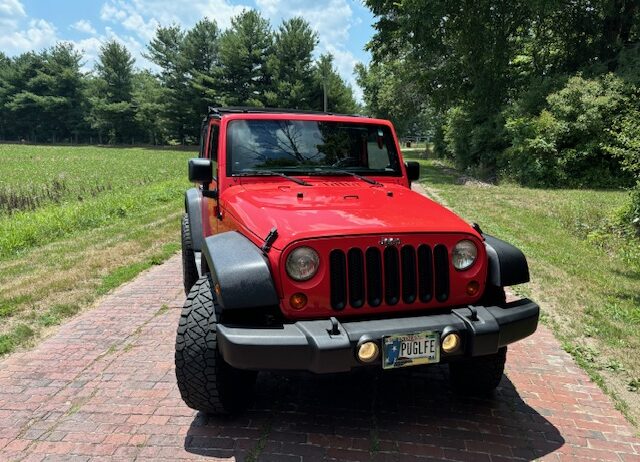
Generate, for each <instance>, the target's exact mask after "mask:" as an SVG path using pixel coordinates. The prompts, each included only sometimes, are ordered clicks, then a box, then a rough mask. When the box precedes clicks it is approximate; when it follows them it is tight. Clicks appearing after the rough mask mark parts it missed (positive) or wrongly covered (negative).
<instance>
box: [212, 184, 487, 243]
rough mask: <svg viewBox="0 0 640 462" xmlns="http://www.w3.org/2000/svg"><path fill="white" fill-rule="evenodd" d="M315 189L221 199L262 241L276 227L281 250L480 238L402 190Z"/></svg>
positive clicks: (257, 188) (246, 192)
mask: <svg viewBox="0 0 640 462" xmlns="http://www.w3.org/2000/svg"><path fill="white" fill-rule="evenodd" d="M312 184H313V186H297V185H291V186H289V185H288V184H286V185H285V184H283V183H278V184H274V183H256V184H245V185H238V186H233V187H231V188H228V189H227V190H226V191H225V192H224V193H223V194H222V196H221V198H220V199H221V202H222V207H223V209H224V211H225V213H228V214H231V215H232V216H233V217H234V218H235V220H237V221H238V222H239V224H240V226H241V227H243V228H245V229H247V230H248V231H249V232H251V233H253V234H254V235H255V236H256V237H257V238H258V239H260V240H262V239H264V238H265V237H266V236H267V234H268V233H269V231H270V230H271V229H272V228H274V227H275V228H277V230H278V238H277V239H276V241H275V242H274V244H273V247H275V248H277V249H283V248H284V247H286V246H287V245H288V244H289V243H290V242H293V241H296V240H300V239H308V238H314V237H328V236H344V235H356V234H385V235H393V234H403V233H422V232H425V233H442V232H447V233H456V232H460V233H470V234H474V235H476V236H478V237H479V235H478V234H477V233H476V232H475V230H473V228H471V226H470V225H469V224H468V223H466V222H465V221H463V220H462V219H461V218H459V217H458V216H457V215H456V214H454V213H453V212H451V211H450V210H448V209H446V208H445V207H443V206H441V205H439V204H437V203H436V202H434V201H432V200H430V199H428V198H427V197H425V196H423V195H421V194H419V193H417V192H414V191H411V190H409V189H407V188H406V187H403V186H400V185H393V184H392V185H389V184H385V185H384V186H382V187H380V186H373V185H368V184H366V183H364V182H362V181H360V180H356V181H339V182H325V183H315V182H314V183H312Z"/></svg>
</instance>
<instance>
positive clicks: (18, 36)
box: [0, 19, 58, 55]
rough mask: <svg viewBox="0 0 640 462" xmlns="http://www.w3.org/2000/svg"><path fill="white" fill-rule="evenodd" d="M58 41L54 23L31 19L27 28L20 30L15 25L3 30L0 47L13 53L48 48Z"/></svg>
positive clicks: (0, 35) (0, 36)
mask: <svg viewBox="0 0 640 462" xmlns="http://www.w3.org/2000/svg"><path fill="white" fill-rule="evenodd" d="M57 41H58V36H57V31H56V28H55V26H54V25H53V24H51V23H50V22H47V21H45V20H44V19H31V20H29V23H28V26H27V28H26V29H22V30H20V29H18V28H17V25H15V26H12V27H10V28H7V30H5V31H3V33H2V34H0V49H2V50H4V51H6V52H7V53H9V54H10V55H12V54H19V53H24V52H26V51H31V50H40V49H42V48H47V47H50V46H52V45H54V44H55V43H56V42H57Z"/></svg>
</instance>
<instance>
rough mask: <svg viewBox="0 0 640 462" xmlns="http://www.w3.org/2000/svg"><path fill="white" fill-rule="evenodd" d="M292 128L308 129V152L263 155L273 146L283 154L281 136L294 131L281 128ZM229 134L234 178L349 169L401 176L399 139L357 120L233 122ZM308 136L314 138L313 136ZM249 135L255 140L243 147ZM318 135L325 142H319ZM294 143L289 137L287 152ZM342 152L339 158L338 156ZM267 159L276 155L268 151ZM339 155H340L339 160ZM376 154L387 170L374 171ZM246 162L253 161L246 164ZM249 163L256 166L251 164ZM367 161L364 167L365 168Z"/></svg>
mask: <svg viewBox="0 0 640 462" xmlns="http://www.w3.org/2000/svg"><path fill="white" fill-rule="evenodd" d="M290 126H297V127H304V129H305V130H306V131H307V134H306V137H305V138H304V142H305V143H306V146H305V148H306V150H301V149H297V148H295V147H294V148H292V149H291V152H287V153H286V155H282V154H281V153H280V152H277V153H276V154H275V156H274V157H270V158H267V156H266V152H265V151H266V150H267V149H271V150H273V149H274V148H275V147H276V145H275V144H274V142H275V143H277V144H278V146H277V148H278V150H280V151H281V150H282V149H283V147H282V143H281V141H282V139H283V138H282V136H281V134H282V133H284V132H285V131H287V132H290V130H289V129H288V128H287V129H286V130H285V129H283V127H290ZM242 130H244V133H242ZM226 132H227V136H226V160H227V162H226V163H227V166H226V171H227V175H228V176H230V177H232V176H243V177H246V176H252V175H251V174H250V173H247V172H250V171H252V170H260V169H264V170H270V171H273V172H281V173H286V174H290V175H309V176H323V175H326V176H332V175H335V171H336V170H347V171H350V172H353V173H357V174H358V175H362V176H393V177H400V176H402V169H401V165H400V156H399V153H398V151H397V148H396V143H395V137H394V135H393V131H392V130H391V127H389V126H388V125H383V124H372V123H363V122H359V121H349V122H344V121H325V120H307V119H285V120H280V119H262V118H261V119H234V120H231V121H229V122H228V123H227V127H226ZM309 133H311V134H312V135H314V136H313V137H311V136H309ZM243 135H244V136H243ZM247 135H250V136H251V138H252V140H253V141H252V143H245V144H241V142H239V141H238V140H240V139H246V138H248V137H247ZM365 135H366V136H365ZM318 136H321V137H322V138H318ZM332 137H333V138H332ZM263 138H267V139H269V141H268V142H263V141H257V140H259V139H263ZM291 139H292V136H289V135H287V136H286V139H284V144H285V148H286V147H288V146H286V144H287V142H290V146H293V145H294V144H293V142H291ZM338 139H339V141H340V142H342V143H343V145H341V146H339V147H334V145H337V144H338V143H334V145H332V144H331V143H330V142H333V141H335V140H338ZM312 140H313V143H312ZM317 140H320V141H322V143H320V144H314V143H315V141H317ZM345 140H346V143H347V144H348V146H349V148H348V149H347V150H346V151H345V149H344V142H345ZM265 143H266V144H267V145H268V146H267V148H266V149H265V148H264V144H265ZM248 146H251V147H248ZM372 148H373V151H375V150H376V148H377V152H370V151H372ZM330 149H334V151H335V152H330ZM354 149H355V150H354ZM235 151H237V152H235ZM241 151H242V152H241ZM294 151H295V152H294ZM303 151H304V152H303ZM338 152H339V153H340V154H337V153H338ZM269 155H274V154H273V153H269ZM319 156H321V157H320V160H321V161H322V162H314V161H313V160H314V159H316V158H318V157H319ZM339 156H341V157H340V158H338V157H339ZM373 156H377V158H376V161H377V162H378V163H381V162H382V163H386V165H385V167H384V168H381V167H378V168H371V167H370V164H369V162H370V157H373ZM247 160H248V161H249V163H247V162H246V161H247ZM327 160H329V161H336V160H337V162H333V163H332V164H326V163H325V161H327ZM241 161H242V164H241ZM258 161H259V162H262V165H259V164H256V163H255V162H258ZM354 161H355V162H357V163H359V165H348V164H345V162H354ZM251 162H254V163H253V164H252V163H251ZM270 162H271V163H270ZM274 162H277V163H278V164H280V163H282V165H276V164H274ZM365 162H366V165H364V164H365ZM380 165H381V164H380ZM234 167H235V168H234ZM325 170H326V173H325ZM332 171H333V172H332ZM256 176H259V175H256ZM260 176H261V175H260Z"/></svg>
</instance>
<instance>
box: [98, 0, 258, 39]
mask: <svg viewBox="0 0 640 462" xmlns="http://www.w3.org/2000/svg"><path fill="white" fill-rule="evenodd" d="M247 8H249V7H248V6H245V5H231V4H230V3H229V2H228V1H227V0H191V1H189V0H107V1H106V2H105V3H104V4H103V6H102V9H101V11H100V18H101V19H102V20H103V21H107V22H110V23H113V24H121V25H122V26H123V27H124V28H125V29H127V30H129V31H131V32H132V33H136V34H137V35H139V36H140V38H142V39H144V40H145V41H148V40H150V39H151V38H152V37H153V36H154V35H155V30H156V29H157V27H158V26H159V25H163V26H168V25H170V24H178V25H180V26H183V27H188V28H190V27H192V26H193V25H194V24H195V23H196V22H197V21H199V20H200V19H202V18H203V17H205V16H206V17H209V18H211V19H215V20H216V22H217V23H218V25H219V26H220V27H221V28H227V27H229V25H230V24H231V18H232V17H233V16H235V15H237V14H239V13H240V12H242V11H243V10H244V9H247Z"/></svg>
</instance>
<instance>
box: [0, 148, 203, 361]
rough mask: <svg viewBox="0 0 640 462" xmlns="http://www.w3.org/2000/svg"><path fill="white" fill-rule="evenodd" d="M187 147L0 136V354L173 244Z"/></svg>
mask: <svg viewBox="0 0 640 462" xmlns="http://www.w3.org/2000/svg"><path fill="white" fill-rule="evenodd" d="M193 155H194V154H193V153H189V152H182V151H169V150H151V149H140V148H135V149H118V148H96V147H49V146H44V147H41V146H16V145H0V178H2V185H1V186H0V319H1V320H2V321H3V322H2V324H0V354H5V353H8V352H11V351H13V350H14V349H15V348H17V347H20V346H21V345H29V344H32V343H33V342H34V341H36V340H37V339H38V338H39V337H40V336H41V335H43V334H46V332H47V329H49V328H50V327H51V326H55V325H57V324H60V323H61V322H63V321H64V320H65V319H67V318H69V317H71V316H73V315H75V314H76V313H78V312H80V311H82V310H83V309H86V308H87V307H88V306H90V305H91V303H92V302H93V301H94V300H95V299H96V298H97V297H98V296H100V295H102V294H105V293H107V292H108V291H110V290H111V289H113V288H115V287H117V286H119V285H120V284H122V283H124V282H126V281H128V280H130V279H132V278H134V277H135V276H136V275H137V274H138V273H139V272H140V271H143V270H145V269H147V268H149V267H150V266H152V265H155V264H159V263H162V262H163V261H164V260H166V259H167V258H168V257H169V256H171V255H172V254H173V253H175V252H176V251H177V250H178V249H179V237H180V227H179V223H180V218H181V214H182V207H183V194H184V190H185V189H186V188H188V187H189V183H188V182H187V179H186V165H187V162H186V161H187V159H188V158H190V157H193ZM25 326H26V327H28V328H29V331H27V330H25V328H24V327H25Z"/></svg>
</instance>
